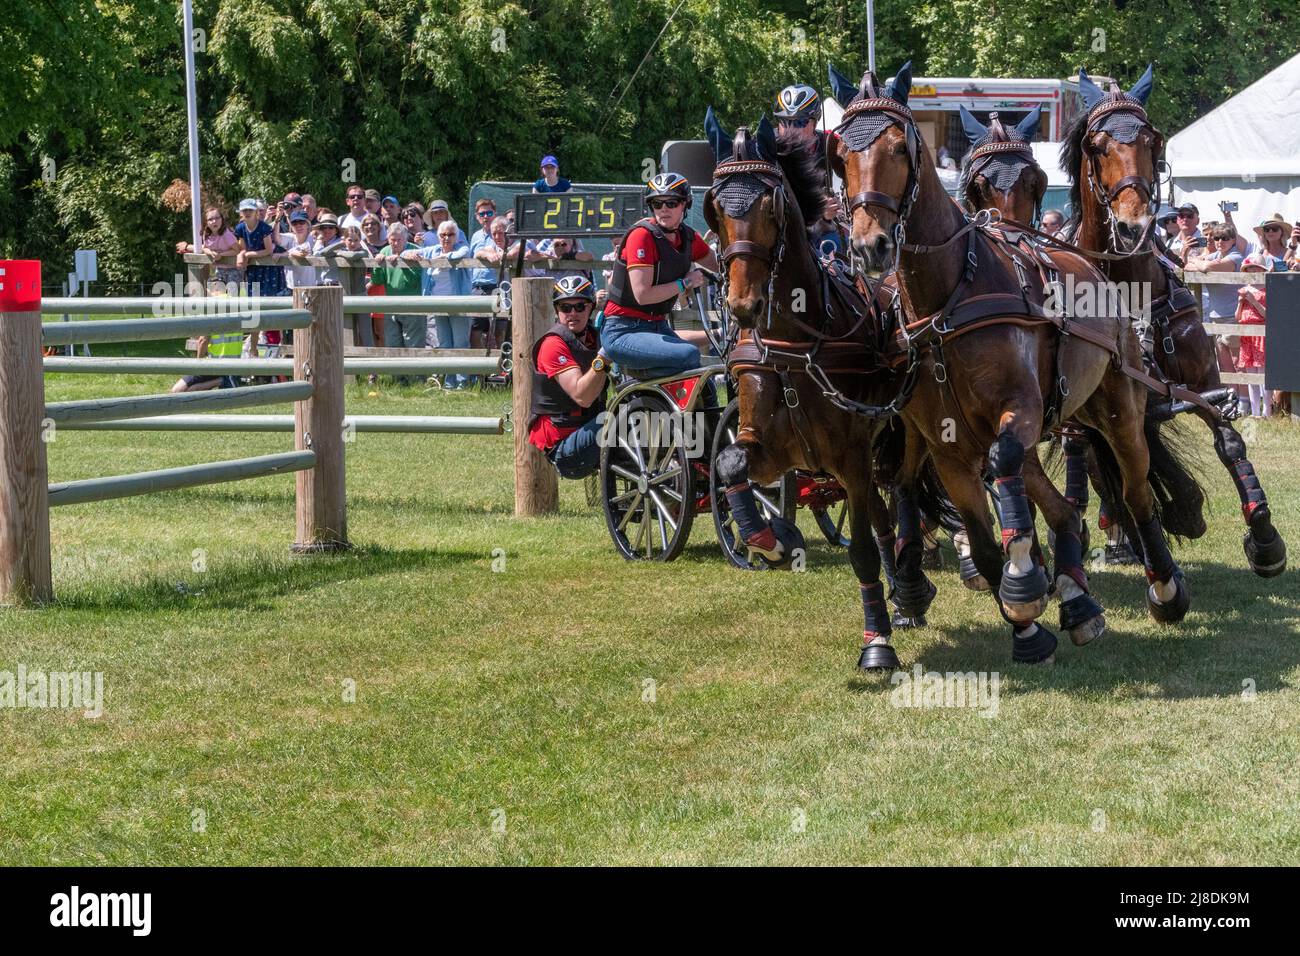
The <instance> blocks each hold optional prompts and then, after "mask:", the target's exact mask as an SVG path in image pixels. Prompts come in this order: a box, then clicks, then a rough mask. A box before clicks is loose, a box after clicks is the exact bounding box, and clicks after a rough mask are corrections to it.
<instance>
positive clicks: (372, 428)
mask: <svg viewBox="0 0 1300 956" xmlns="http://www.w3.org/2000/svg"><path fill="white" fill-rule="evenodd" d="M62 427H64V428H67V429H70V430H73V431H102V432H291V431H293V430H294V420H293V416H292V415H166V416H161V417H158V418H128V419H113V420H110V421H93V422H71V423H69V424H67V425H64V426H62ZM349 428H350V429H352V430H353V431H355V432H387V433H390V434H410V435H500V434H502V432H504V430H505V429H504V423H503V420H502V419H500V418H487V417H474V416H468V415H467V416H456V415H348V416H347V417H346V418H344V419H343V430H344V431H346V430H348V429H349Z"/></svg>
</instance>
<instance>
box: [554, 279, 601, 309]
mask: <svg viewBox="0 0 1300 956" xmlns="http://www.w3.org/2000/svg"><path fill="white" fill-rule="evenodd" d="M566 299H582V300H583V301H584V302H591V303H593V304H594V303H595V301H596V291H595V289H594V288H593V286H592V284H591V280H590V279H588V278H587V277H586V276H560V278H558V279H556V280H555V287H554V291H553V292H552V294H551V305H555V306H558V305H559V304H560V303H561V302H563V301H565V300H566Z"/></svg>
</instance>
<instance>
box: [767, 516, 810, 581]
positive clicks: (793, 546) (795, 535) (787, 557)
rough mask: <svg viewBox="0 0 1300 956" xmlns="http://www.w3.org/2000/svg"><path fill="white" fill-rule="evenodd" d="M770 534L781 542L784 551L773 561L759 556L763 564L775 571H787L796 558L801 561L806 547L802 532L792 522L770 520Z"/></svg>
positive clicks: (777, 519)
mask: <svg viewBox="0 0 1300 956" xmlns="http://www.w3.org/2000/svg"><path fill="white" fill-rule="evenodd" d="M772 533H773V534H774V535H776V540H778V541H780V542H781V545H782V547H783V548H784V550H783V551H782V552H781V557H780V558H778V559H777V560H775V561H773V560H772V559H771V558H768V557H767V556H766V555H760V557H762V559H763V563H764V564H766V565H767V566H768V567H769V568H772V569H773V570H775V571H788V570H790V568H791V567H792V566H793V565H794V562H795V560H796V558H798V559H802V558H804V557H805V556H806V555H807V554H808V551H807V545H806V544H805V543H804V539H803V532H801V531H800V530H799V529H798V528H797V527H796V526H795V524H794V522H792V521H786V520H785V519H784V518H773V519H772Z"/></svg>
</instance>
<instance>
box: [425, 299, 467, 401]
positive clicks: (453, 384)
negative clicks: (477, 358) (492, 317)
mask: <svg viewBox="0 0 1300 956" xmlns="http://www.w3.org/2000/svg"><path fill="white" fill-rule="evenodd" d="M429 318H431V319H433V325H434V330H435V331H436V332H437V335H438V348H440V349H467V348H469V327H470V325H471V324H473V318H472V317H470V316H468V315H431V316H429ZM442 381H443V386H444V387H445V388H451V389H458V388H465V387H466V386H468V385H470V384H471V383H472V381H473V376H472V375H445V376H443V380H442Z"/></svg>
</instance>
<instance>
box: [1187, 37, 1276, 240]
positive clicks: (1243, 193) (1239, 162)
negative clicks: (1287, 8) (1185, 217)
mask: <svg viewBox="0 0 1300 956" xmlns="http://www.w3.org/2000/svg"><path fill="white" fill-rule="evenodd" d="M1297 104H1300V54H1297V55H1296V56H1294V57H1292V58H1291V59H1289V60H1287V61H1286V62H1285V63H1283V64H1282V65H1281V66H1279V67H1278V68H1277V69H1275V70H1274V71H1273V72H1271V73H1269V74H1268V75H1267V76H1265V77H1263V78H1262V79H1260V80H1258V81H1256V82H1255V83H1252V84H1251V85H1250V86H1248V87H1246V88H1245V89H1244V90H1242V91H1241V92H1240V93H1238V94H1237V95H1236V96H1234V97H1232V99H1230V100H1227V101H1226V102H1224V103H1222V104H1220V105H1219V106H1218V107H1216V108H1215V109H1213V110H1211V111H1210V112H1209V113H1206V114H1205V115H1204V116H1202V117H1201V118H1200V119H1199V120H1197V121H1196V122H1195V123H1193V124H1192V125H1191V126H1188V127H1187V128H1186V129H1184V130H1182V131H1181V132H1179V133H1178V134H1177V135H1175V136H1172V137H1170V139H1169V144H1168V147H1167V148H1166V150H1165V156H1166V158H1167V159H1168V160H1169V165H1170V167H1171V169H1172V171H1173V177H1174V195H1175V196H1176V197H1177V199H1178V201H1179V202H1191V203H1195V205H1196V207H1197V208H1198V209H1199V210H1200V211H1201V218H1202V219H1205V220H1211V219H1222V218H1223V216H1222V214H1221V213H1220V212H1219V209H1218V203H1219V201H1220V200H1230V201H1232V200H1235V201H1236V202H1237V203H1238V205H1239V208H1238V210H1237V212H1235V213H1233V214H1232V218H1233V221H1234V222H1235V223H1236V225H1237V228H1238V229H1239V230H1241V232H1242V233H1244V234H1245V236H1246V238H1247V239H1249V240H1251V241H1254V240H1255V235H1254V233H1253V232H1252V231H1251V227H1252V226H1254V225H1255V224H1256V223H1258V222H1259V221H1260V220H1261V219H1266V218H1268V217H1269V216H1271V215H1272V214H1273V213H1275V212H1280V213H1281V214H1282V215H1283V217H1285V218H1286V219H1289V220H1292V221H1295V220H1297V219H1300V107H1298V106H1297Z"/></svg>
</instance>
